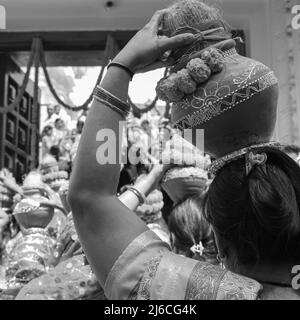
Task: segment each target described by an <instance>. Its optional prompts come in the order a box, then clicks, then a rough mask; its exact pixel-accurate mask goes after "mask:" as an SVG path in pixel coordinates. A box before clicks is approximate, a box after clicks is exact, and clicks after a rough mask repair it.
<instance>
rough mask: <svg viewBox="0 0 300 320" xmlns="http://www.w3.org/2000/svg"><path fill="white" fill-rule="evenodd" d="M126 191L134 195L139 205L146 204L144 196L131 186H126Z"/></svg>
mask: <svg viewBox="0 0 300 320" xmlns="http://www.w3.org/2000/svg"><path fill="white" fill-rule="evenodd" d="M126 190H128V191H131V192H132V193H134V194H135V195H136V197H137V198H138V199H139V203H140V205H142V204H144V203H145V202H146V196H145V195H144V194H143V193H142V192H141V191H139V190H138V189H136V188H134V187H132V186H127V187H126Z"/></svg>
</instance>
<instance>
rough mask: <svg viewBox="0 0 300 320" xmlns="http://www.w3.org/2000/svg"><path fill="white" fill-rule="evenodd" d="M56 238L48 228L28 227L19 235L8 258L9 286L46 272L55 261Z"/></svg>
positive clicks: (7, 277)
mask: <svg viewBox="0 0 300 320" xmlns="http://www.w3.org/2000/svg"><path fill="white" fill-rule="evenodd" d="M54 246H55V240H54V239H53V238H52V237H51V236H50V234H49V233H48V231H47V230H46V229H40V228H31V229H26V230H24V231H23V232H22V234H20V235H19V236H18V238H17V239H16V241H15V242H14V244H13V247H12V248H11V250H10V252H9V254H8V255H7V259H6V263H5V265H6V280H7V282H8V287H14V286H18V285H19V284H24V283H27V282H29V281H30V280H32V279H34V278H36V277H38V276H40V275H41V274H44V273H45V272H47V271H48V270H49V268H50V267H51V264H52V262H53V253H54Z"/></svg>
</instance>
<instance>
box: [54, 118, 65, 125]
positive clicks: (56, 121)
mask: <svg viewBox="0 0 300 320" xmlns="http://www.w3.org/2000/svg"><path fill="white" fill-rule="evenodd" d="M59 121H63V120H62V119H61V118H57V119H56V120H55V122H54V123H55V124H57V123H58V122H59ZM63 122H64V121H63Z"/></svg>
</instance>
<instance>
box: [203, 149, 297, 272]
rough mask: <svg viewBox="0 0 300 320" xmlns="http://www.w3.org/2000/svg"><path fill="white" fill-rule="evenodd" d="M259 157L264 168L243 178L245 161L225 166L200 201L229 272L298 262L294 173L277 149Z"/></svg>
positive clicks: (291, 166) (253, 169) (260, 166)
mask: <svg viewBox="0 0 300 320" xmlns="http://www.w3.org/2000/svg"><path fill="white" fill-rule="evenodd" d="M259 152H264V153H265V154H266V155H267V161H266V163H265V164H262V165H256V166H254V167H253V168H252V170H251V171H250V173H249V175H247V176H246V173H245V172H246V171H245V157H243V158H241V159H238V160H235V161H233V162H231V163H229V164H227V165H226V166H224V167H223V168H222V169H221V170H220V171H219V173H218V174H217V176H216V177H215V179H214V181H213V182H212V184H211V186H210V189H209V191H208V194H207V198H206V200H205V216H206V219H207V220H208V221H209V222H210V223H211V225H212V227H213V230H214V233H215V236H216V240H217V245H218V249H219V253H220V255H221V256H223V257H225V258H226V259H225V263H226V261H227V267H228V268H229V269H235V271H238V269H237V268H239V267H241V266H243V267H249V266H254V265H256V264H275V263H276V264H278V263H282V262H286V263H295V262H297V261H298V260H299V258H300V214H299V205H300V168H299V167H298V165H297V164H296V163H295V162H294V161H293V160H292V159H291V158H290V157H289V156H287V155H286V154H284V153H283V152H281V151H279V150H275V149H272V148H264V149H263V150H260V151H259ZM298 262H299V261H298Z"/></svg>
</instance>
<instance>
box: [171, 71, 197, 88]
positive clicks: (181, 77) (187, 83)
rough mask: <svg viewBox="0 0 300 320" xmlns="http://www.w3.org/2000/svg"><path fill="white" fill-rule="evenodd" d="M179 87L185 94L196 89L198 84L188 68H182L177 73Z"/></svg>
mask: <svg viewBox="0 0 300 320" xmlns="http://www.w3.org/2000/svg"><path fill="white" fill-rule="evenodd" d="M176 79H177V86H178V89H179V90H180V91H181V92H183V93H184V94H191V93H193V92H195V91H196V89H197V84H196V82H195V81H194V80H193V79H192V77H191V76H190V74H189V72H188V70H187V69H182V70H180V71H178V72H177V73H176Z"/></svg>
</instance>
